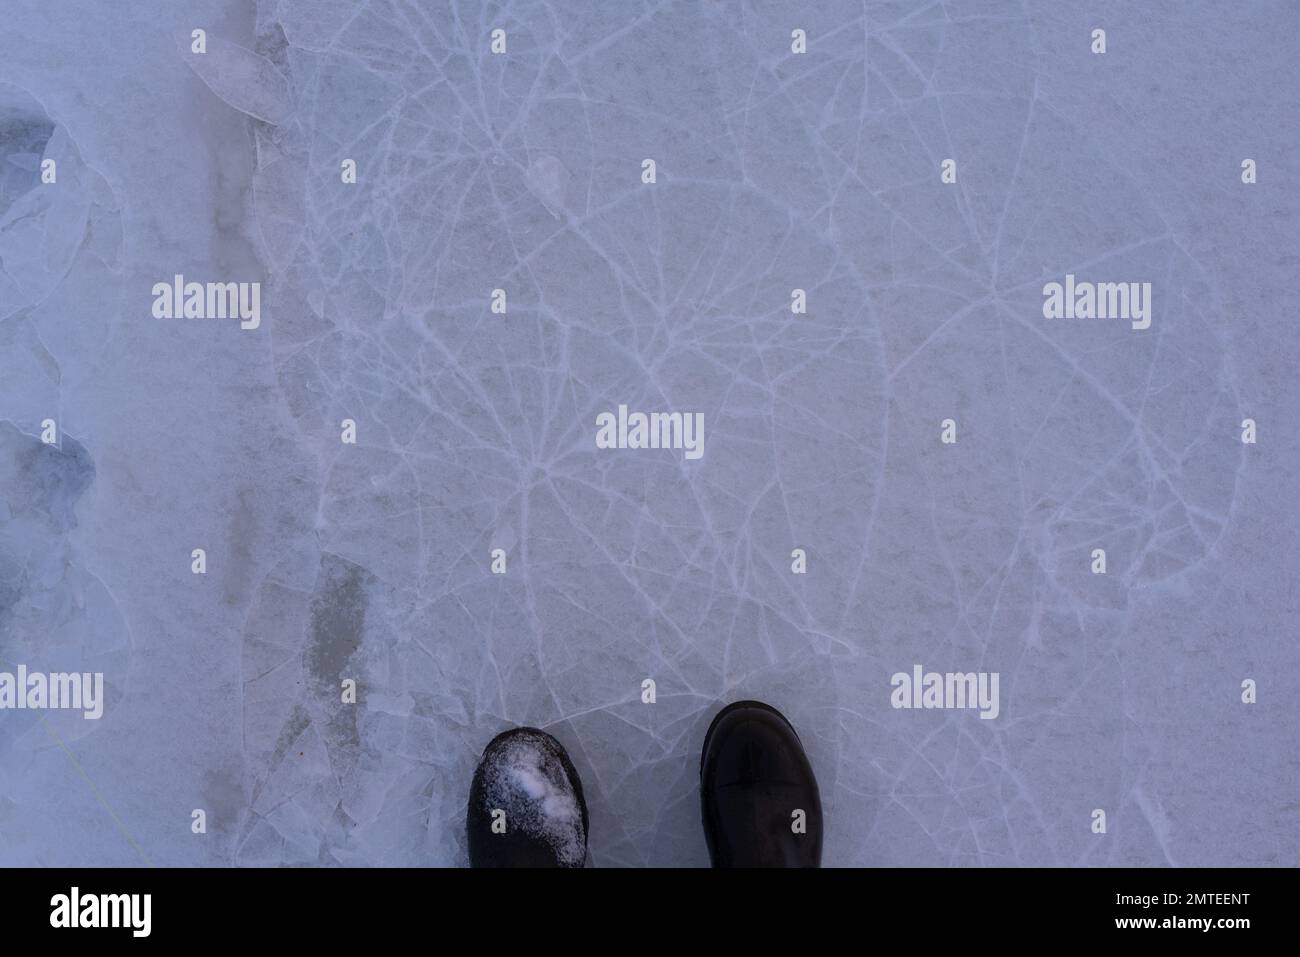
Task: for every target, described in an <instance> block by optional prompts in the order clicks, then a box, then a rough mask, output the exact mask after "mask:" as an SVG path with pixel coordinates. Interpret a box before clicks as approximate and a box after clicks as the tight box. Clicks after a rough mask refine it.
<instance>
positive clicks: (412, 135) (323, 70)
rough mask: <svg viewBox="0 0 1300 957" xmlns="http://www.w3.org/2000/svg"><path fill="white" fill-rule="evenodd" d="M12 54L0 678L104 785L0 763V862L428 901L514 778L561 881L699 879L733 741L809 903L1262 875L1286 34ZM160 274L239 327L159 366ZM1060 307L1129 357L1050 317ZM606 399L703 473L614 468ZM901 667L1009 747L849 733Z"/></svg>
mask: <svg viewBox="0 0 1300 957" xmlns="http://www.w3.org/2000/svg"><path fill="white" fill-rule="evenodd" d="M11 5H12V7H13V10H12V11H11V12H9V13H8V14H7V15H8V16H10V18H11V21H12V22H13V23H14V25H15V26H16V28H17V29H16V31H7V32H6V33H5V34H4V36H3V37H0V344H2V345H3V348H0V370H2V371H3V373H4V378H3V380H2V381H3V385H0V397H2V399H3V404H2V406H0V420H2V421H0V457H2V458H3V461H0V476H4V483H3V486H2V487H0V499H2V500H3V503H4V506H3V507H4V509H6V511H4V512H3V513H0V567H2V568H3V574H2V575H0V579H2V581H3V585H0V589H2V590H0V607H2V608H4V609H5V611H4V614H3V615H0V629H3V630H0V655H3V654H16V653H21V655H23V656H25V657H28V658H31V659H33V660H36V659H40V658H41V656H42V655H45V656H49V655H52V654H54V652H55V651H56V650H57V651H58V652H59V654H61V655H64V656H65V657H67V658H68V659H69V662H70V664H69V666H70V667H76V666H78V665H80V666H81V667H82V668H83V670H84V668H85V667H87V666H86V665H85V664H84V662H85V661H87V660H91V659H94V660H99V661H102V662H103V665H104V667H103V669H102V670H104V671H105V672H106V675H108V676H109V678H110V695H109V702H108V706H107V709H106V714H105V717H104V718H103V719H102V720H101V721H99V722H85V721H80V720H78V722H74V723H75V724H79V725H81V726H86V727H77V728H66V729H63V730H62V731H60V732H59V733H60V734H64V733H65V732H66V736H65V737H64V739H63V740H64V741H65V743H66V744H67V745H68V750H69V751H70V752H71V753H72V755H73V756H74V757H75V758H76V760H77V762H78V764H79V765H80V767H81V769H82V770H83V771H84V773H85V776H86V777H85V778H83V777H82V776H81V775H80V774H79V773H78V772H77V771H76V769H75V768H74V767H73V765H72V764H71V763H70V761H69V758H68V754H67V753H65V751H64V750H63V749H61V748H58V747H57V746H54V747H52V746H51V745H50V742H49V739H48V737H47V738H46V739H45V740H41V738H40V735H38V734H36V731H37V730H39V729H38V728H37V727H36V726H35V725H32V724H31V723H30V720H29V721H28V723H27V724H23V725H22V726H19V725H17V724H15V723H13V722H8V721H7V720H6V722H5V723H0V752H3V753H4V755H5V760H4V761H0V862H3V863H15V862H17V863H93V864H122V863H127V864H138V863H143V862H149V863H166V864H195V863H208V864H237V865H249V866H260V865H267V866H274V865H282V864H292V865H339V864H341V865H357V866H363V865H374V864H406V865H428V864H444V865H452V864H460V863H464V862H465V836H464V816H465V801H466V798H467V796H468V791H469V785H470V779H471V775H472V772H473V768H474V765H475V762H476V761H477V760H478V757H479V755H480V754H481V753H482V750H483V746H484V744H485V743H486V742H487V741H488V740H489V739H491V737H492V736H493V735H495V734H496V733H497V732H498V731H500V730H502V729H504V728H505V727H507V726H510V725H516V724H526V725H532V726H537V727H541V728H545V729H546V730H547V731H549V732H550V733H552V734H554V735H555V736H556V737H557V738H558V739H559V740H560V741H561V742H562V743H563V744H564V745H565V747H566V749H567V750H568V752H569V753H570V755H571V756H572V757H573V759H574V762H575V764H576V766H577V768H578V770H579V772H580V773H581V775H582V777H583V781H584V785H585V793H586V796H587V800H588V804H589V807H590V812H591V828H590V835H589V838H590V850H591V860H592V863H594V864H596V865H597V866H622V865H639V864H661V865H699V864H704V863H705V862H706V855H705V851H704V844H703V839H702V834H701V832H700V828H699V821H698V801H697V794H696V791H695V788H696V779H695V775H696V768H697V761H698V749H699V746H700V744H701V739H702V736H703V733H704V729H705V728H706V727H707V724H708V721H709V719H710V718H711V716H712V715H713V714H714V713H715V712H716V710H717V708H718V707H719V706H720V705H722V704H724V703H726V702H727V701H729V700H733V699H736V698H740V697H759V698H763V699H765V700H767V701H769V702H771V703H772V704H773V705H776V706H777V707H779V708H781V709H782V710H783V711H784V712H785V713H786V714H787V715H788V716H789V717H790V719H791V720H792V722H793V723H794V725H795V727H796V728H797V729H798V730H799V733H800V735H801V738H802V739H803V741H804V742H805V743H806V744H807V746H808V748H809V751H810V755H811V758H812V763H813V765H814V767H815V768H816V770H817V773H818V776H819V779H820V783H821V791H822V795H823V802H824V807H825V809H826V813H827V823H826V863H828V864H832V865H843V864H869V865H877V864H878V865H893V864H932V865H987V864H1064V865H1089V864H1165V863H1173V864H1180V865H1209V864H1251V863H1291V862H1293V861H1294V859H1295V857H1296V854H1297V851H1298V850H1300V848H1298V846H1297V835H1300V828H1297V827H1296V819H1295V816H1296V812H1295V811H1293V810H1288V808H1290V807H1291V806H1292V805H1293V804H1294V800H1293V794H1294V783H1295V778H1296V769H1295V766H1294V761H1293V760H1291V761H1288V760H1287V757H1286V756H1287V755H1290V754H1291V752H1292V751H1294V748H1293V747H1291V746H1290V745H1291V743H1292V742H1293V741H1294V739H1295V737H1296V733H1297V730H1300V729H1298V727H1297V721H1298V720H1300V719H1298V718H1297V717H1296V713H1295V710H1294V708H1291V707H1289V706H1288V704H1287V703H1288V702H1289V701H1292V700H1294V698H1295V695H1296V693H1297V690H1300V689H1298V688H1297V683H1298V681H1300V679H1298V678H1297V675H1300V668H1298V667H1297V665H1298V664H1300V661H1298V660H1297V655H1298V654H1300V652H1297V650H1296V648H1297V646H1296V644H1295V642H1294V641H1291V640H1290V628H1291V622H1292V621H1293V620H1294V616H1295V611H1296V609H1295V607H1294V600H1293V599H1291V598H1290V597H1288V596H1291V595H1293V594H1295V592H1296V589H1295V582H1294V569H1295V560H1294V559H1295V555H1294V548H1293V546H1292V545H1291V544H1290V543H1291V542H1293V541H1296V540H1300V528H1298V527H1297V524H1298V522H1300V518H1298V516H1297V510H1296V508H1295V505H1294V502H1293V494H1292V486H1293V484H1294V483H1293V481H1292V477H1293V475H1294V473H1295V470H1296V467H1297V465H1300V462H1298V461H1297V450H1296V447H1295V444H1294V443H1293V442H1291V441H1290V440H1289V439H1288V438H1287V437H1286V436H1288V435H1289V434H1290V433H1289V431H1288V429H1289V426H1288V425H1287V423H1288V422H1289V421H1290V418H1289V417H1290V416H1292V415H1293V410H1294V409H1295V408H1297V407H1298V404H1297V403H1298V402H1300V394H1298V391H1297V385H1296V378H1295V376H1294V370H1293V368H1292V366H1293V364H1294V363H1293V362H1292V361H1291V357H1293V356H1294V355H1295V354H1296V353H1297V345H1298V343H1297V335H1296V332H1295V324H1294V322H1293V321H1292V317H1291V316H1290V313H1289V311H1288V310H1287V308H1286V307H1285V303H1287V302H1289V301H1290V298H1289V297H1290V292H1289V289H1288V287H1287V283H1288V281H1289V279H1288V278H1287V277H1288V276H1289V274H1290V273H1289V271H1288V270H1287V269H1286V268H1285V266H1286V260H1285V253H1284V252H1279V250H1283V251H1285V250H1289V249H1294V248H1295V239H1296V237H1295V235H1294V223H1295V222H1296V221H1297V219H1296V214H1297V210H1296V203H1297V200H1296V195H1295V191H1294V190H1292V189H1289V187H1288V186H1287V184H1288V183H1290V182H1294V179H1295V177H1296V176H1297V175H1300V171H1297V169H1296V162H1295V157H1296V156H1297V155H1300V150H1297V149H1296V146H1297V144H1296V142H1295V131H1294V124H1293V123H1292V122H1290V112H1291V111H1290V106H1289V104H1288V103H1287V102H1286V100H1285V98H1284V97H1282V96H1281V95H1280V94H1279V93H1278V92H1277V91H1278V89H1279V86H1278V84H1277V82H1276V77H1277V76H1280V75H1286V71H1287V70H1288V69H1292V64H1293V63H1294V61H1295V57H1296V54H1297V50H1296V39H1295V36H1296V35H1295V32H1294V31H1290V32H1288V31H1283V30H1277V29H1274V28H1272V24H1273V20H1274V19H1275V17H1274V12H1272V11H1270V10H1269V9H1265V8H1261V9H1260V10H1259V11H1254V12H1246V13H1243V12H1242V11H1241V10H1240V9H1236V8H1234V9H1231V10H1229V9H1227V8H1225V9H1224V10H1216V9H1212V8H1210V7H1201V8H1198V9H1196V10H1195V11H1193V12H1188V11H1185V10H1181V9H1180V10H1178V11H1176V12H1174V11H1172V10H1167V11H1163V12H1162V11H1160V10H1155V11H1151V10H1144V11H1143V13H1142V16H1141V17H1134V16H1129V15H1126V14H1125V13H1123V12H1122V11H1119V12H1117V11H1115V10H1111V11H1109V12H1108V13H1107V16H1106V23H1105V27H1106V29H1107V31H1108V36H1109V38H1110V52H1109V53H1107V54H1105V55H1104V56H1096V55H1094V54H1092V53H1091V52H1090V50H1089V37H1090V31H1091V29H1092V28H1093V27H1094V26H1096V24H1095V23H1093V22H1092V21H1093V19H1094V15H1093V14H1091V13H1089V12H1088V10H1087V9H1086V8H1083V7H1079V8H1078V9H1075V8H1073V7H1071V8H1068V9H1067V8H1066V7H1065V6H1059V7H1050V8H1049V7H1035V8H1033V9H1028V10H1027V9H1026V8H1025V7H1024V6H1023V5H1020V4H1009V3H1008V4H1003V3H997V2H992V3H947V4H933V5H929V6H926V5H915V4H885V5H868V7H867V8H865V10H864V8H863V5H862V4H861V3H849V2H843V3H835V2H832V3H817V4H803V5H793V6H792V5H790V4H788V3H783V4H776V3H758V4H721V3H719V4H713V3H711V4H694V5H676V6H671V7H665V8H659V7H655V6H653V5H644V6H625V5H623V4H572V3H559V4H531V3H524V4H517V5H514V6H512V7H510V8H509V9H508V10H504V9H502V10H497V8H494V7H491V6H484V5H482V4H477V3H448V4H443V3H439V4H412V3H404V2H397V0H368V2H363V3H355V2H352V0H347V2H334V0H331V2H327V3H324V2H307V0H273V2H264V3H258V4H256V5H252V4H248V5H239V4H237V5H233V6H231V5H229V4H225V3H219V2H216V0H211V2H208V0H202V2H199V3H196V4H193V5H185V9H183V10H182V9H170V8H169V9H166V10H163V9H160V8H159V7H158V5H155V4H123V5H114V6H113V7H112V8H111V9H110V8H107V7H106V8H103V9H100V8H97V7H94V5H79V6H80V7H82V9H78V10H74V11H70V12H68V13H66V14H65V15H60V16H58V17H57V18H56V19H51V18H52V17H55V16H56V15H55V14H51V13H50V12H49V10H48V9H47V6H48V5H45V4H43V3H41V2H40V0H14V3H13V4H11ZM1277 15H1278V16H1280V15H1281V13H1280V12H1279V13H1278V14H1277ZM498 27H500V28H502V29H504V30H505V31H506V33H507V35H508V53H507V54H504V55H499V56H498V55H493V54H492V53H491V52H490V49H489V43H488V39H489V35H490V31H491V30H493V29H495V28H498ZM196 28H202V29H204V30H206V32H207V52H206V53H205V54H201V55H198V54H194V53H193V52H192V50H191V49H190V46H189V40H188V38H189V37H190V36H191V31H192V30H194V29H196ZM795 28H799V29H802V30H804V31H806V34H807V38H808V46H807V50H808V52H807V53H802V54H796V53H792V52H791V48H790V34H791V30H793V29H795ZM1206 36H1212V37H1214V38H1215V45H1214V47H1213V48H1207V47H1206V45H1205V42H1204V39H1203V38H1204V37H1206ZM19 38H21V39H19ZM88 49H94V50H95V51H97V55H96V56H95V57H88V56H85V55H84V53H85V51H86V50H88ZM60 63H62V64H75V66H74V67H72V68H69V67H67V66H65V67H64V68H61V69H56V68H55V64H60ZM1187 90H1195V91H1197V95H1196V96H1195V97H1189V96H1187V95H1186V91H1187ZM1239 154H1240V155H1239ZM1246 156H1250V157H1252V158H1254V159H1255V160H1256V161H1257V163H1258V166H1259V171H1260V173H1259V181H1258V183H1257V184H1256V185H1254V186H1245V185H1243V184H1241V183H1240V181H1239V178H1238V170H1239V164H1240V161H1241V160H1242V159H1243V158H1245V157H1246ZM46 157H49V158H55V159H57V160H58V166H59V188H58V189H57V190H54V189H51V188H50V187H48V186H43V185H42V184H41V183H40V181H39V169H40V161H41V160H42V159H43V158H46ZM647 158H651V159H654V160H655V163H656V169H657V178H656V182H655V183H654V184H653V185H649V184H645V183H643V182H642V179H641V169H642V162H643V160H645V159H647ZM948 158H953V159H955V161H956V170H957V181H956V182H955V183H953V184H944V183H943V182H941V180H940V168H941V163H942V162H943V161H944V160H945V159H948ZM348 160H351V161H353V162H354V163H355V166H356V171H357V176H356V182H355V183H350V182H345V181H344V178H343V176H342V175H341V173H342V171H343V169H344V164H345V161H348ZM1279 257H1281V258H1279ZM176 274H185V275H187V276H188V275H192V276H195V277H202V278H203V279H205V280H207V279H212V280H218V279H221V280H228V281H238V282H245V281H247V282H255V281H256V282H261V284H262V287H261V288H262V301H261V310H262V322H261V324H260V327H259V328H258V329H256V330H249V331H240V330H239V329H238V328H237V327H235V326H234V325H233V324H232V325H230V327H229V328H227V326H226V325H225V324H209V323H191V324H185V323H177V322H168V321H158V320H154V319H153V318H152V317H151V315H150V311H149V310H150V301H151V300H150V296H149V290H150V288H151V286H152V284H153V283H156V282H158V281H160V280H161V281H170V280H171V277H172V276H174V275H176ZM1066 275H1074V276H1076V277H1077V278H1079V279H1081V280H1086V281H1091V282H1106V281H1140V282H1150V283H1151V287H1152V290H1153V293H1152V295H1153V298H1152V300H1151V301H1152V303H1153V309H1152V315H1151V324H1150V327H1149V328H1147V329H1142V330H1134V329H1131V328H1130V327H1129V324H1128V323H1123V322H1097V321H1090V320H1066V319H1059V320H1057V319H1053V320H1045V319H1043V317H1042V304H1043V299H1042V289H1043V286H1044V284H1045V283H1048V282H1052V281H1061V280H1062V278H1063V277H1065V276H1066ZM496 289H502V290H504V291H505V292H506V294H507V301H508V308H507V311H506V312H505V313H504V314H501V313H494V312H493V311H491V308H490V303H491V300H492V294H493V290H496ZM795 289H801V290H804V291H805V292H806V296H807V312H806V313H794V312H792V311H791V301H792V299H791V296H792V290H795ZM620 405H625V406H627V407H628V408H630V409H636V410H645V411H646V412H648V413H653V412H665V413H666V412H672V411H674V410H690V411H692V412H699V413H700V414H701V415H702V416H703V417H704V421H705V423H706V426H707V429H708V442H707V443H706V445H705V447H704V448H705V451H704V454H703V455H702V457H700V458H699V459H698V460H690V461H688V460H686V459H685V458H684V457H683V456H682V455H681V454H680V452H674V451H673V450H665V449H630V448H626V449H625V448H612V449H602V448H598V447H597V443H596V441H595V437H596V429H597V416H598V415H599V414H600V412H602V411H606V410H610V409H616V408H618V407H619V406H620ZM1246 417H1251V418H1254V419H1255V420H1257V421H1258V422H1259V423H1260V441H1259V442H1258V443H1257V444H1256V445H1254V446H1247V445H1243V444H1242V443H1241V441H1240V439H1239V435H1240V426H1241V422H1242V420H1243V419H1244V418H1246ZM46 418H52V419H56V420H58V422H59V426H60V429H59V431H60V436H61V437H62V440H61V442H60V444H58V445H56V446H54V447H45V446H42V445H41V444H40V442H39V439H38V438H37V436H38V435H39V434H40V431H41V427H40V423H41V422H42V421H43V420H44V419H46ZM945 419H952V420H954V422H955V423H956V428H957V435H958V441H957V442H956V443H955V444H951V445H945V444H943V443H942V442H940V439H939V436H940V423H941V422H942V421H944V420H945ZM344 420H350V421H352V422H354V423H355V424H356V436H357V441H356V444H346V443H344V442H343V441H341V435H342V432H343V425H342V423H343V422H344ZM196 547H202V548H205V549H206V550H207V554H208V571H207V574H206V575H204V576H196V575H193V574H191V571H190V565H189V561H190V559H189V556H190V554H191V549H193V548H196ZM1095 548H1104V549H1105V550H1106V552H1107V556H1108V570H1107V573H1106V574H1105V575H1104V576H1103V575H1094V574H1092V572H1091V570H1090V562H1089V557H1090V555H1091V553H1092V551H1093V549H1095ZM795 549H803V550H804V552H805V554H806V556H807V574H798V575H796V574H792V571H791V556H792V552H793V550H795ZM494 550H500V554H501V556H502V560H503V562H504V573H503V574H494V573H493V570H492V568H491V566H490V556H491V555H492V554H493V552H494ZM5 616H7V617H5ZM72 659H76V661H73V660H72ZM918 662H921V663H924V665H925V667H926V668H928V669H934V670H935V671H936V672H942V673H971V672H980V673H984V672H987V673H997V674H998V675H999V676H1000V683H999V709H998V716H997V718H996V719H991V720H982V719H980V718H979V716H978V714H977V713H975V712H974V711H972V710H969V709H957V710H952V711H947V710H944V709H937V710H926V709H897V710H895V709H894V708H892V707H891V705H890V692H891V687H890V677H891V675H894V674H895V673H898V672H906V671H908V670H909V669H911V668H912V667H913V666H914V664H916V663H918ZM30 663H32V662H30V661H29V664H30ZM96 670H100V669H96ZM647 678H650V679H653V680H654V682H655V687H656V696H655V703H654V704H652V705H651V704H646V703H643V701H642V697H641V688H642V682H643V681H644V680H645V679H647ZM1245 678H1254V679H1256V680H1257V682H1258V683H1259V688H1260V696H1259V703H1258V704H1256V705H1243V704H1242V703H1241V701H1240V696H1239V688H1240V682H1241V680H1242V679H1245ZM350 682H355V687H356V689H357V700H356V703H355V704H352V703H347V702H346V701H345V697H346V695H347V689H348V687H349V683H350ZM41 733H42V734H44V733H45V732H44V731H42V732H41ZM87 779H88V780H90V781H91V782H93V784H94V787H93V788H92V787H90V786H88V785H87V783H86V782H87ZM1094 808H1103V809H1105V810H1106V812H1107V819H1108V821H1109V825H1110V827H1109V832H1108V833H1107V834H1106V835H1104V836H1102V835H1094V834H1093V833H1091V830H1090V826H1089V825H1090V823H1091V817H1090V815H1091V812H1092V811H1093V809H1094ZM195 809H204V810H205V811H206V812H207V820H208V821H209V823H210V826H209V828H208V831H207V833H206V834H204V835H196V834H193V833H192V832H191V830H190V821H191V814H192V812H193V811H194V810H195ZM15 835H21V836H20V837H17V838H15Z"/></svg>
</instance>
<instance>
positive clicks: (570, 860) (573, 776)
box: [466, 701, 822, 867]
mask: <svg viewBox="0 0 1300 957" xmlns="http://www.w3.org/2000/svg"><path fill="white" fill-rule="evenodd" d="M700 809H701V812H702V815H703V822H704V840H705V842H706V843H707V844H708V848H709V857H710V859H711V860H712V862H713V866H714V867H818V866H820V864H821V854H822V809H821V798H820V796H819V794H818V791H817V779H816V778H815V777H814V776H813V771H812V765H811V764H809V762H808V756H807V755H806V754H805V753H804V750H803V745H802V744H801V743H800V742H799V736H798V735H797V734H795V730H794V728H793V727H792V726H791V724H790V722H789V721H787V720H786V719H785V716H784V715H782V714H781V713H780V712H779V711H777V710H776V709H775V708H773V707H770V706H769V705H766V704H763V703H762V702H759V701H737V702H736V703H734V704H731V705H728V706H727V707H725V708H723V709H722V711H720V712H719V713H718V715H717V717H715V718H714V719H713V723H712V724H711V725H710V726H709V730H708V733H707V734H706V735H705V737H704V747H703V749H702V751H701V754H700ZM466 828H467V830H468V834H469V859H470V865H471V866H472V867H582V866H583V864H584V863H585V861H586V858H587V803H586V801H585V800H584V799H583V796H582V781H581V780H580V779H579V777H578V772H577V771H576V770H575V769H574V767H573V762H572V761H570V760H569V756H568V754H567V753H565V750H564V748H563V747H562V746H561V745H560V742H558V741H556V740H555V739H554V738H553V737H551V736H550V735H549V734H547V733H546V732H544V731H539V730H537V729H536V728H514V729H512V730H510V731H506V732H503V733H502V734H499V735H497V736H496V737H495V738H493V739H492V741H491V742H489V744H488V746H487V748H486V749H484V751H483V759H482V760H481V761H480V762H479V766H478V769H477V770H476V771H475V772H474V783H473V785H472V787H471V789H470V796H469V810H468V813H467V815H466Z"/></svg>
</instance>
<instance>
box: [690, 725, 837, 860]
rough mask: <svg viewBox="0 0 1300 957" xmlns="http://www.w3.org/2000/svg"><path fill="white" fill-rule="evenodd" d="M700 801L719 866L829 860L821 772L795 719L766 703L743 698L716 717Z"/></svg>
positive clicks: (704, 754) (703, 759) (703, 762)
mask: <svg viewBox="0 0 1300 957" xmlns="http://www.w3.org/2000/svg"><path fill="white" fill-rule="evenodd" d="M700 807H701V810H702V811H703V815H704V839H705V841H706V842H707V843H708V845H709V857H710V858H711V859H712V861H713V866H714V867H820V866H821V860H822V803H821V796H820V795H819V794H818V792H817V778H816V777H815V776H814V775H813V770H812V765H811V764H809V763H808V756H807V755H806V754H804V750H803V745H802V744H800V742H799V736H798V735H797V734H795V731H794V728H793V727H792V726H791V725H790V722H789V721H787V720H786V719H785V716H784V715H782V714H781V712H779V711H777V710H776V709H775V708H773V707H771V706H769V705H765V704H763V703H762V702H761V701H737V702H736V703H735V704H730V705H727V707H725V708H723V709H722V710H721V711H720V712H718V716H717V717H716V718H714V719H713V724H711V725H710V726H709V732H708V734H706V735H705V736H704V749H703V751H702V753H701V755H700Z"/></svg>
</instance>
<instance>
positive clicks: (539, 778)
mask: <svg viewBox="0 0 1300 957" xmlns="http://www.w3.org/2000/svg"><path fill="white" fill-rule="evenodd" d="M465 829H466V831H467V832H468V837H469V863H470V866H471V867H582V866H583V863H584V862H585V861H586V859H587V802H586V801H585V800H584V799H583V796H582V781H581V780H580V779H579V778H578V772H577V771H576V770H574V767H573V762H572V761H570V760H569V755H568V754H567V753H565V750H564V747H563V746H562V745H561V744H560V742H558V741H556V740H555V739H554V738H553V737H551V736H550V735H549V734H547V733H546V732H545V731H539V730H537V729H536V728H512V729H511V730H509V731H504V732H502V733H501V734H498V735H497V736H496V737H495V738H493V739H492V740H491V741H489V742H488V746H487V747H486V748H484V749H483V759H482V760H481V761H480V762H479V765H478V770H476V771H475V772H474V783H473V785H471V787H470V792H469V808H468V810H467V812H466V814H465Z"/></svg>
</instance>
